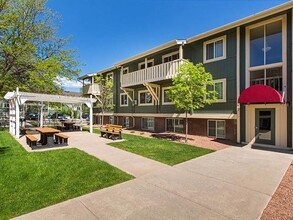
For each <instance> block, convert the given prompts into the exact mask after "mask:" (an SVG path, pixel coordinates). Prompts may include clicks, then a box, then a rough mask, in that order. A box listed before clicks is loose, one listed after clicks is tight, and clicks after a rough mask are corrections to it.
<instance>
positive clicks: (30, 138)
mask: <svg viewBox="0 0 293 220" xmlns="http://www.w3.org/2000/svg"><path fill="white" fill-rule="evenodd" d="M26 137H27V138H28V139H29V140H30V141H38V138H36V137H35V136H33V135H30V134H28V135H26Z"/></svg>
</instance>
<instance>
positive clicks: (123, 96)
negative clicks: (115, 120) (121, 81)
mask: <svg viewBox="0 0 293 220" xmlns="http://www.w3.org/2000/svg"><path fill="white" fill-rule="evenodd" d="M120 106H128V97H127V95H126V94H125V93H121V94H120Z"/></svg>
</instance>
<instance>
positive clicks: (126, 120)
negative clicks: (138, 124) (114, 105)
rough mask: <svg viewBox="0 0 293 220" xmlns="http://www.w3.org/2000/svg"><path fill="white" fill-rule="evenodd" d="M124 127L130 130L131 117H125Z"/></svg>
mask: <svg viewBox="0 0 293 220" xmlns="http://www.w3.org/2000/svg"><path fill="white" fill-rule="evenodd" d="M123 125H124V127H126V128H129V117H123Z"/></svg>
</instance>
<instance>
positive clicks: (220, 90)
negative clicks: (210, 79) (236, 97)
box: [207, 79, 226, 102]
mask: <svg viewBox="0 0 293 220" xmlns="http://www.w3.org/2000/svg"><path fill="white" fill-rule="evenodd" d="M207 90H208V91H216V98H217V99H218V100H217V102H226V79H218V80H214V85H212V86H208V87H207Z"/></svg>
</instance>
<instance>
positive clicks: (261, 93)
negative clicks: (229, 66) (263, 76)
mask: <svg viewBox="0 0 293 220" xmlns="http://www.w3.org/2000/svg"><path fill="white" fill-rule="evenodd" d="M238 103H239V104H260V103H282V104H283V103H284V99H283V97H282V96H281V94H280V93H279V92H278V91H277V90H275V89H274V88H272V87H270V86H266V85H254V86H250V87H248V88H247V89H245V90H243V91H242V92H241V94H240V96H239V98H238Z"/></svg>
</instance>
